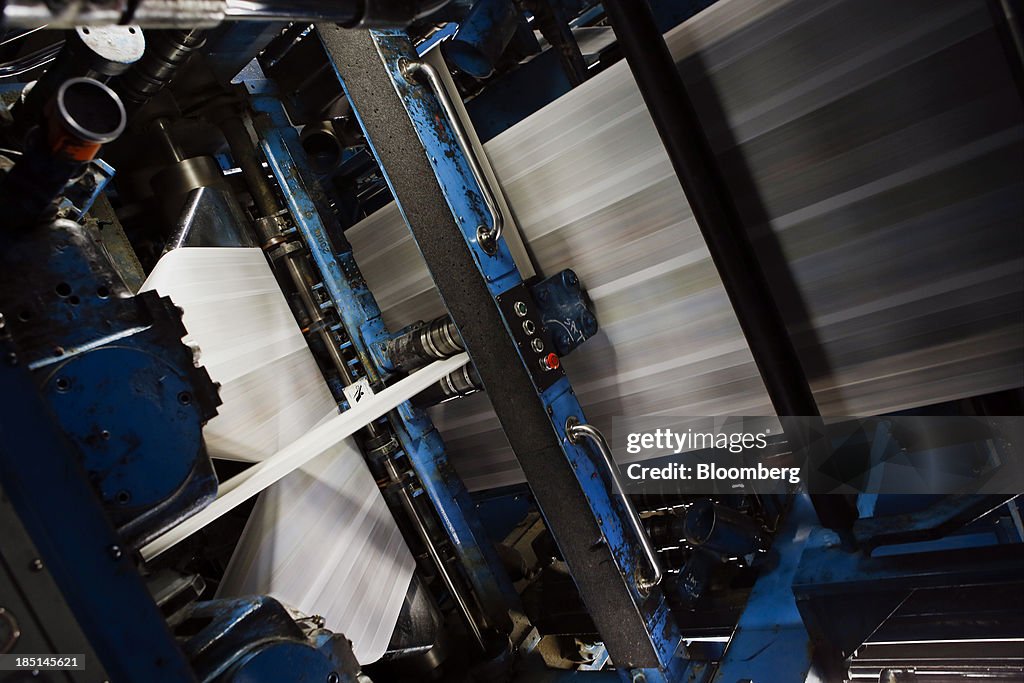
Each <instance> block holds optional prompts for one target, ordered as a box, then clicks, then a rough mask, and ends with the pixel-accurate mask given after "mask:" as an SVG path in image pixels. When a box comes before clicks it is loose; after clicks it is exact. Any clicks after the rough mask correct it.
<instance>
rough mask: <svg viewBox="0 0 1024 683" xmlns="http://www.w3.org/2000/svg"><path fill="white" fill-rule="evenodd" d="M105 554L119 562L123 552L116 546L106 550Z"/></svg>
mask: <svg viewBox="0 0 1024 683" xmlns="http://www.w3.org/2000/svg"><path fill="white" fill-rule="evenodd" d="M107 552H109V553H110V557H112V558H113V559H115V560H120V559H121V557H122V556H123V555H124V552H123V551H122V550H121V546H119V545H116V544H115V545H112V546H110V547H109V548H107Z"/></svg>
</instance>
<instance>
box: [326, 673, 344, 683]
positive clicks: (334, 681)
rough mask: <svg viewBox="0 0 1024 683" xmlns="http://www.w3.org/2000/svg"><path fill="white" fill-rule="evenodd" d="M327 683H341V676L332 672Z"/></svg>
mask: <svg viewBox="0 0 1024 683" xmlns="http://www.w3.org/2000/svg"><path fill="white" fill-rule="evenodd" d="M327 683H341V676H339V675H338V672H337V671H332V672H331V673H329V674H327Z"/></svg>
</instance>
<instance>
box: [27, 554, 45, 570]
mask: <svg viewBox="0 0 1024 683" xmlns="http://www.w3.org/2000/svg"><path fill="white" fill-rule="evenodd" d="M28 566H29V569H31V570H32V571H34V572H41V571H43V561H42V560H40V559H39V558H38V557H37V558H36V559H34V560H32V561H31V562H30V563H29V565H28Z"/></svg>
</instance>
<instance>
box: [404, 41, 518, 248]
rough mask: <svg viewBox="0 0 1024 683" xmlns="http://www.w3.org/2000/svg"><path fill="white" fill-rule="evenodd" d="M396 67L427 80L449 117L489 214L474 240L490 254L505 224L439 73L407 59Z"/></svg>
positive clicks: (408, 75)
mask: <svg viewBox="0 0 1024 683" xmlns="http://www.w3.org/2000/svg"><path fill="white" fill-rule="evenodd" d="M398 68H399V70H401V72H402V76H403V77H405V79H406V80H407V81H414V80H416V79H418V78H420V77H422V78H423V79H424V80H426V82H427V84H428V85H429V86H430V89H431V90H432V91H433V93H434V96H435V97H437V100H438V102H440V103H441V109H442V110H443V111H444V115H445V116H446V117H448V123H450V124H451V127H452V130H453V131H455V139H456V140H457V141H458V143H459V147H461V148H462V153H463V154H464V155H465V156H466V161H467V162H468V163H469V170H470V171H472V173H473V180H475V181H476V184H477V186H478V187H479V188H480V194H481V195H482V196H483V198H484V204H486V205H487V211H488V212H489V213H490V214H491V227H490V229H488V228H487V226H486V225H481V226H479V227H478V228H477V229H476V239H477V241H478V242H479V243H480V246H481V247H483V249H484V251H486V252H487V253H488V254H493V253H494V252H495V251H496V250H497V248H498V238H499V237H501V231H502V229H503V228H504V227H505V217H504V215H502V213H501V209H500V208H498V202H497V200H496V199H495V198H494V193H493V192H492V191H491V186H490V184H488V182H487V177H486V176H485V175H484V171H483V168H482V167H481V166H480V161H479V160H478V159H477V158H476V154H475V153H474V152H473V145H472V144H470V142H469V136H468V135H467V134H466V129H465V128H463V127H462V120H461V119H460V118H459V114H458V112H457V111H456V110H455V105H454V104H453V103H452V100H451V97H449V96H448V90H447V89H445V87H444V82H443V81H442V80H441V75H440V74H438V73H437V69H435V68H434V67H433V66H431V65H430V64H427V63H426V62H421V61H412V60H409V59H402V60H400V61H399V63H398Z"/></svg>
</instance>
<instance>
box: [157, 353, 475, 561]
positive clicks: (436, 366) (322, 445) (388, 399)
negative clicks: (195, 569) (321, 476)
mask: <svg viewBox="0 0 1024 683" xmlns="http://www.w3.org/2000/svg"><path fill="white" fill-rule="evenodd" d="M468 361H469V356H467V355H466V354H464V353H463V354H459V355H458V356H454V357H453V358H448V359H446V360H439V361H436V362H434V363H431V364H430V365H428V366H427V367H425V368H423V369H421V370H419V371H418V372H416V373H415V374H413V375H410V376H409V377H406V378H405V379H403V380H402V381H401V382H399V383H397V384H392V385H391V386H389V387H387V388H386V389H384V390H383V391H381V392H379V393H378V394H376V395H375V396H374V397H373V398H371V399H369V400H366V401H362V402H360V403H359V404H358V405H356V406H355V407H354V408H351V409H350V410H347V411H345V412H344V413H342V414H341V415H337V416H335V417H333V418H331V419H330V420H328V421H327V422H325V423H324V424H322V425H320V426H319V427H316V428H315V429H313V430H312V431H310V432H307V433H306V434H303V435H302V436H301V437H299V438H298V439H297V440H296V441H294V442H292V443H291V444H289V445H288V446H285V447H284V448H282V449H281V450H280V451H278V452H277V453H276V454H274V455H273V456H271V457H269V458H267V459H266V460H264V461H262V462H259V463H257V464H255V465H253V466H252V467H250V468H249V469H247V470H246V471H245V472H242V473H241V474H238V475H236V476H234V477H232V478H231V479H229V480H227V481H226V482H224V483H222V484H221V485H220V490H219V491H218V494H217V499H216V500H214V501H213V502H212V503H211V504H210V505H208V506H206V507H205V508H203V509H202V510H200V511H199V512H198V513H197V514H195V515H193V516H192V517H190V518H189V519H187V520H185V521H184V522H183V523H181V524H179V525H178V526H176V527H174V528H173V529H171V530H170V531H169V532H167V533H166V534H164V535H163V536H160V537H159V538H157V539H156V540H154V541H153V542H152V543H150V544H149V545H146V546H144V547H143V548H142V556H143V557H144V558H145V559H151V558H153V557H156V556H157V555H159V554H160V553H162V552H164V551H165V550H167V549H168V548H170V547H171V546H173V545H174V544H175V543H178V542H179V541H181V540H182V539H185V538H188V537H189V536H191V535H192V534H193V533H195V532H196V531H197V530H199V529H202V528H203V527H204V526H206V525H207V524H209V523H210V522H212V521H213V520H215V519H217V518H218V517H220V516H221V515H223V514H224V513H225V512H227V511H229V510H231V509H233V508H235V507H236V506H238V505H239V504H240V503H242V502H244V501H246V500H248V499H249V498H251V497H252V496H254V495H256V494H257V493H259V492H260V491H262V490H263V489H265V488H267V487H268V486H270V485H271V484H273V483H274V482H276V481H278V480H280V479H281V478H282V477H284V476H285V475H287V474H289V473H290V472H293V471H295V470H296V469H298V468H300V467H302V466H303V465H305V464H306V463H308V462H309V461H310V460H312V459H313V458H315V457H317V456H318V455H320V454H321V453H326V452H327V451H329V450H331V449H332V448H334V447H335V446H337V445H338V444H339V443H341V442H342V441H344V440H345V439H347V438H348V437H350V436H352V435H353V434H355V433H356V432H357V431H359V430H360V429H362V428H363V427H365V426H366V425H368V424H370V423H371V422H373V421H374V420H376V419H377V418H379V417H381V416H382V415H384V414H386V413H387V412H388V411H391V410H394V409H395V408H397V407H398V406H399V405H401V404H402V403H405V402H406V401H408V400H409V399H411V398H412V397H413V396H415V395H416V394H418V393H420V392H421V391H423V390H424V389H426V388H427V387H429V386H431V385H432V384H434V383H435V382H437V381H438V380H440V379H441V378H442V377H444V376H445V375H447V374H448V373H450V372H454V371H455V370H458V369H459V368H461V367H462V366H463V365H465V364H466V363H467V362H468Z"/></svg>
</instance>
